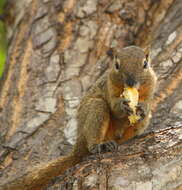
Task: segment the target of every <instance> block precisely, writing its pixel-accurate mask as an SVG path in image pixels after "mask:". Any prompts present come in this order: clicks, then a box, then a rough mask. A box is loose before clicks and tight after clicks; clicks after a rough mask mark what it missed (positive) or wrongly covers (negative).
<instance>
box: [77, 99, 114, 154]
mask: <svg viewBox="0 0 182 190" xmlns="http://www.w3.org/2000/svg"><path fill="white" fill-rule="evenodd" d="M86 107H87V112H88V113H87V115H86V117H85V122H84V126H83V135H84V136H85V139H86V141H87V145H88V150H89V152H91V153H94V154H95V153H103V152H108V151H113V150H115V149H117V144H116V142H115V141H113V140H111V139H110V140H107V139H106V134H107V131H108V129H109V125H110V111H109V107H108V105H107V103H106V102H105V101H104V100H103V99H101V98H94V99H93V100H92V99H90V101H89V102H88V103H87V104H86V105H85V107H84V108H86ZM80 111H81V110H80Z"/></svg>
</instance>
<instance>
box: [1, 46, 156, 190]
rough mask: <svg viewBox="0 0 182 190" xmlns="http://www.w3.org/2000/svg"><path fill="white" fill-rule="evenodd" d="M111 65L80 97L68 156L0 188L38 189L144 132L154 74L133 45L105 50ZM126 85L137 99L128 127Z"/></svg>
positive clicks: (151, 97)
mask: <svg viewBox="0 0 182 190" xmlns="http://www.w3.org/2000/svg"><path fill="white" fill-rule="evenodd" d="M108 55H109V56H110V60H111V62H112V67H111V69H110V70H109V71H107V72H106V73H105V74H104V75H103V76H102V77H101V78H100V79H98V81H97V82H96V83H95V85H93V86H92V87H91V88H90V89H89V90H88V92H87V93H86V94H85V96H84V97H83V98H82V100H81V102H80V105H79V107H78V111H77V120H78V130H77V140H76V143H75V145H74V148H73V151H72V153H71V154H70V155H68V156H64V157H59V158H57V159H55V160H53V161H50V162H48V163H46V164H41V165H39V166H38V167H35V168H33V169H31V170H30V171H28V172H27V173H25V174H24V175H23V176H20V177H19V178H16V179H14V180H13V181H10V182H9V183H6V184H1V185H0V190H40V189H43V188H44V187H45V185H47V184H48V182H49V181H50V180H51V179H52V178H53V177H56V176H58V175H61V174H63V173H64V172H65V171H66V170H67V169H68V168H70V167H72V166H74V165H76V164H77V163H79V162H81V160H82V158H83V157H85V156H87V155H89V154H96V153H104V152H108V151H113V150H117V145H118V144H121V143H123V142H125V141H127V140H129V139H131V138H133V137H135V136H137V135H140V134H142V133H143V132H144V130H145V129H146V128H147V126H148V124H149V120H150V117H151V104H152V101H153V95H154V91H155V88H156V75H155V73H154V71H153V69H152V68H151V66H150V64H149V62H148V54H146V53H145V51H144V50H143V49H141V48H140V47H137V46H129V47H125V48H123V49H120V50H119V51H114V50H112V51H109V52H108ZM126 86H129V87H136V88H137V89H138V92H139V101H138V106H137V110H136V113H137V114H138V115H140V120H138V121H137V122H136V124H134V125H133V126H130V123H129V120H128V115H129V114H130V113H131V112H132V110H131V108H130V107H129V105H128V103H129V102H128V101H127V100H126V99H125V98H123V97H121V96H120V95H121V94H122V92H123V90H124V88H125V87H126Z"/></svg>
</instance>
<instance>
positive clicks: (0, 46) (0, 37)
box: [0, 21, 7, 77]
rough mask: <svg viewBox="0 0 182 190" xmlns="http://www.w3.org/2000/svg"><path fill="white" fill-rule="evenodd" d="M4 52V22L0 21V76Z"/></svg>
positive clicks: (5, 47)
mask: <svg viewBox="0 0 182 190" xmlns="http://www.w3.org/2000/svg"><path fill="white" fill-rule="evenodd" d="M6 54H7V40H6V29H5V25H4V23H3V22H2V21H0V77H1V76H2V74H3V71H4V65H5V62H6Z"/></svg>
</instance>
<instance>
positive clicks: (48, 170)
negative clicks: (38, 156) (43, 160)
mask: <svg viewBox="0 0 182 190" xmlns="http://www.w3.org/2000/svg"><path fill="white" fill-rule="evenodd" d="M80 161H81V156H77V155H75V154H72V155H70V156H65V157H60V158H58V159H56V160H53V161H50V162H48V163H47V164H43V165H39V166H38V167H35V168H33V170H30V171H28V172H26V174H24V175H22V176H20V177H18V178H16V179H14V180H13V181H10V182H8V183H6V184H2V185H0V190H40V189H42V188H43V187H44V186H45V185H46V184H47V183H48V182H49V181H50V180H51V179H52V178H54V177H56V176H58V175H61V174H63V173H64V172H65V171H66V169H68V168H70V167H72V166H74V165H75V164H77V163H79V162H80Z"/></svg>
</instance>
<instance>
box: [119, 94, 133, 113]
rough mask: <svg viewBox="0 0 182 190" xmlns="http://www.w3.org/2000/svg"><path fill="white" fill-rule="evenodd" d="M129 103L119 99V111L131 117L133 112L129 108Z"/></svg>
mask: <svg viewBox="0 0 182 190" xmlns="http://www.w3.org/2000/svg"><path fill="white" fill-rule="evenodd" d="M129 102H130V101H129V100H126V99H124V98H121V101H120V107H121V110H122V112H124V113H125V114H127V115H131V114H132V113H133V110H132V109H131V108H130V107H129Z"/></svg>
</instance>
